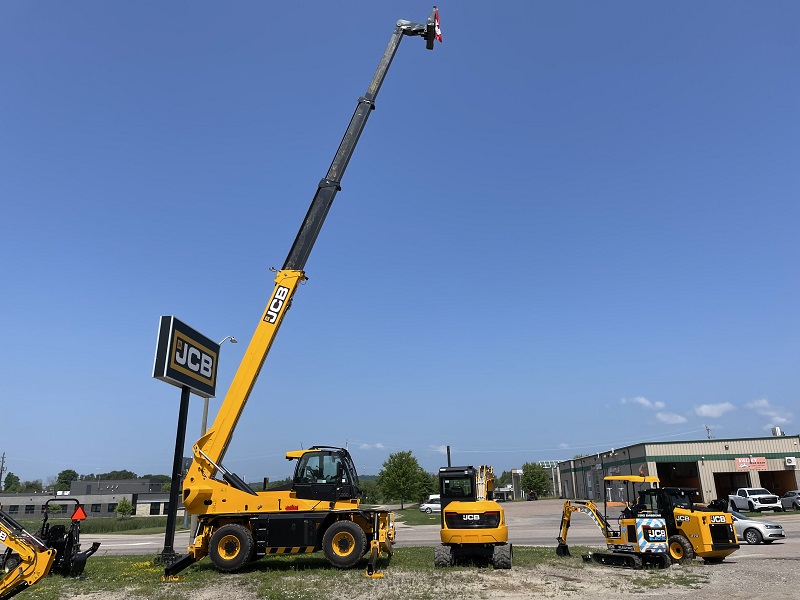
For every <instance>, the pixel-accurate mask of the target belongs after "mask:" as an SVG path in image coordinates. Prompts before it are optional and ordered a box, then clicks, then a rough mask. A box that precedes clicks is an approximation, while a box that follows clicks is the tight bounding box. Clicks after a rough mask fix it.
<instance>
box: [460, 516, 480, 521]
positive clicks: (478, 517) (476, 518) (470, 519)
mask: <svg viewBox="0 0 800 600" xmlns="http://www.w3.org/2000/svg"><path fill="white" fill-rule="evenodd" d="M461 518H462V519H464V520H465V521H480V520H481V516H480V515H461Z"/></svg>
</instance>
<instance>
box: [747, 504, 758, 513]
mask: <svg viewBox="0 0 800 600" xmlns="http://www.w3.org/2000/svg"><path fill="white" fill-rule="evenodd" d="M747 510H749V511H750V512H756V505H755V504H753V503H752V502H748V503H747Z"/></svg>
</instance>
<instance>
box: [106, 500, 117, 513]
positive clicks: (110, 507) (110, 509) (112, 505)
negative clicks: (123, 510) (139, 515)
mask: <svg viewBox="0 0 800 600" xmlns="http://www.w3.org/2000/svg"><path fill="white" fill-rule="evenodd" d="M115 510H117V503H116V502H110V503H109V505H108V512H114V511H115Z"/></svg>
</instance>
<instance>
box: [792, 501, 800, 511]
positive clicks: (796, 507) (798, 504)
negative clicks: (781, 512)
mask: <svg viewBox="0 0 800 600" xmlns="http://www.w3.org/2000/svg"><path fill="white" fill-rule="evenodd" d="M792 508H793V509H794V510H800V502H794V503H793V504H792Z"/></svg>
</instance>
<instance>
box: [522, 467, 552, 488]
mask: <svg viewBox="0 0 800 600" xmlns="http://www.w3.org/2000/svg"><path fill="white" fill-rule="evenodd" d="M521 484H522V489H523V490H525V491H526V492H527V491H528V490H534V491H535V492H536V493H537V494H539V496H547V495H549V494H550V493H551V490H550V475H548V474H547V469H545V468H544V467H543V466H541V465H537V464H536V463H525V464H524V465H522V480H521Z"/></svg>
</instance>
